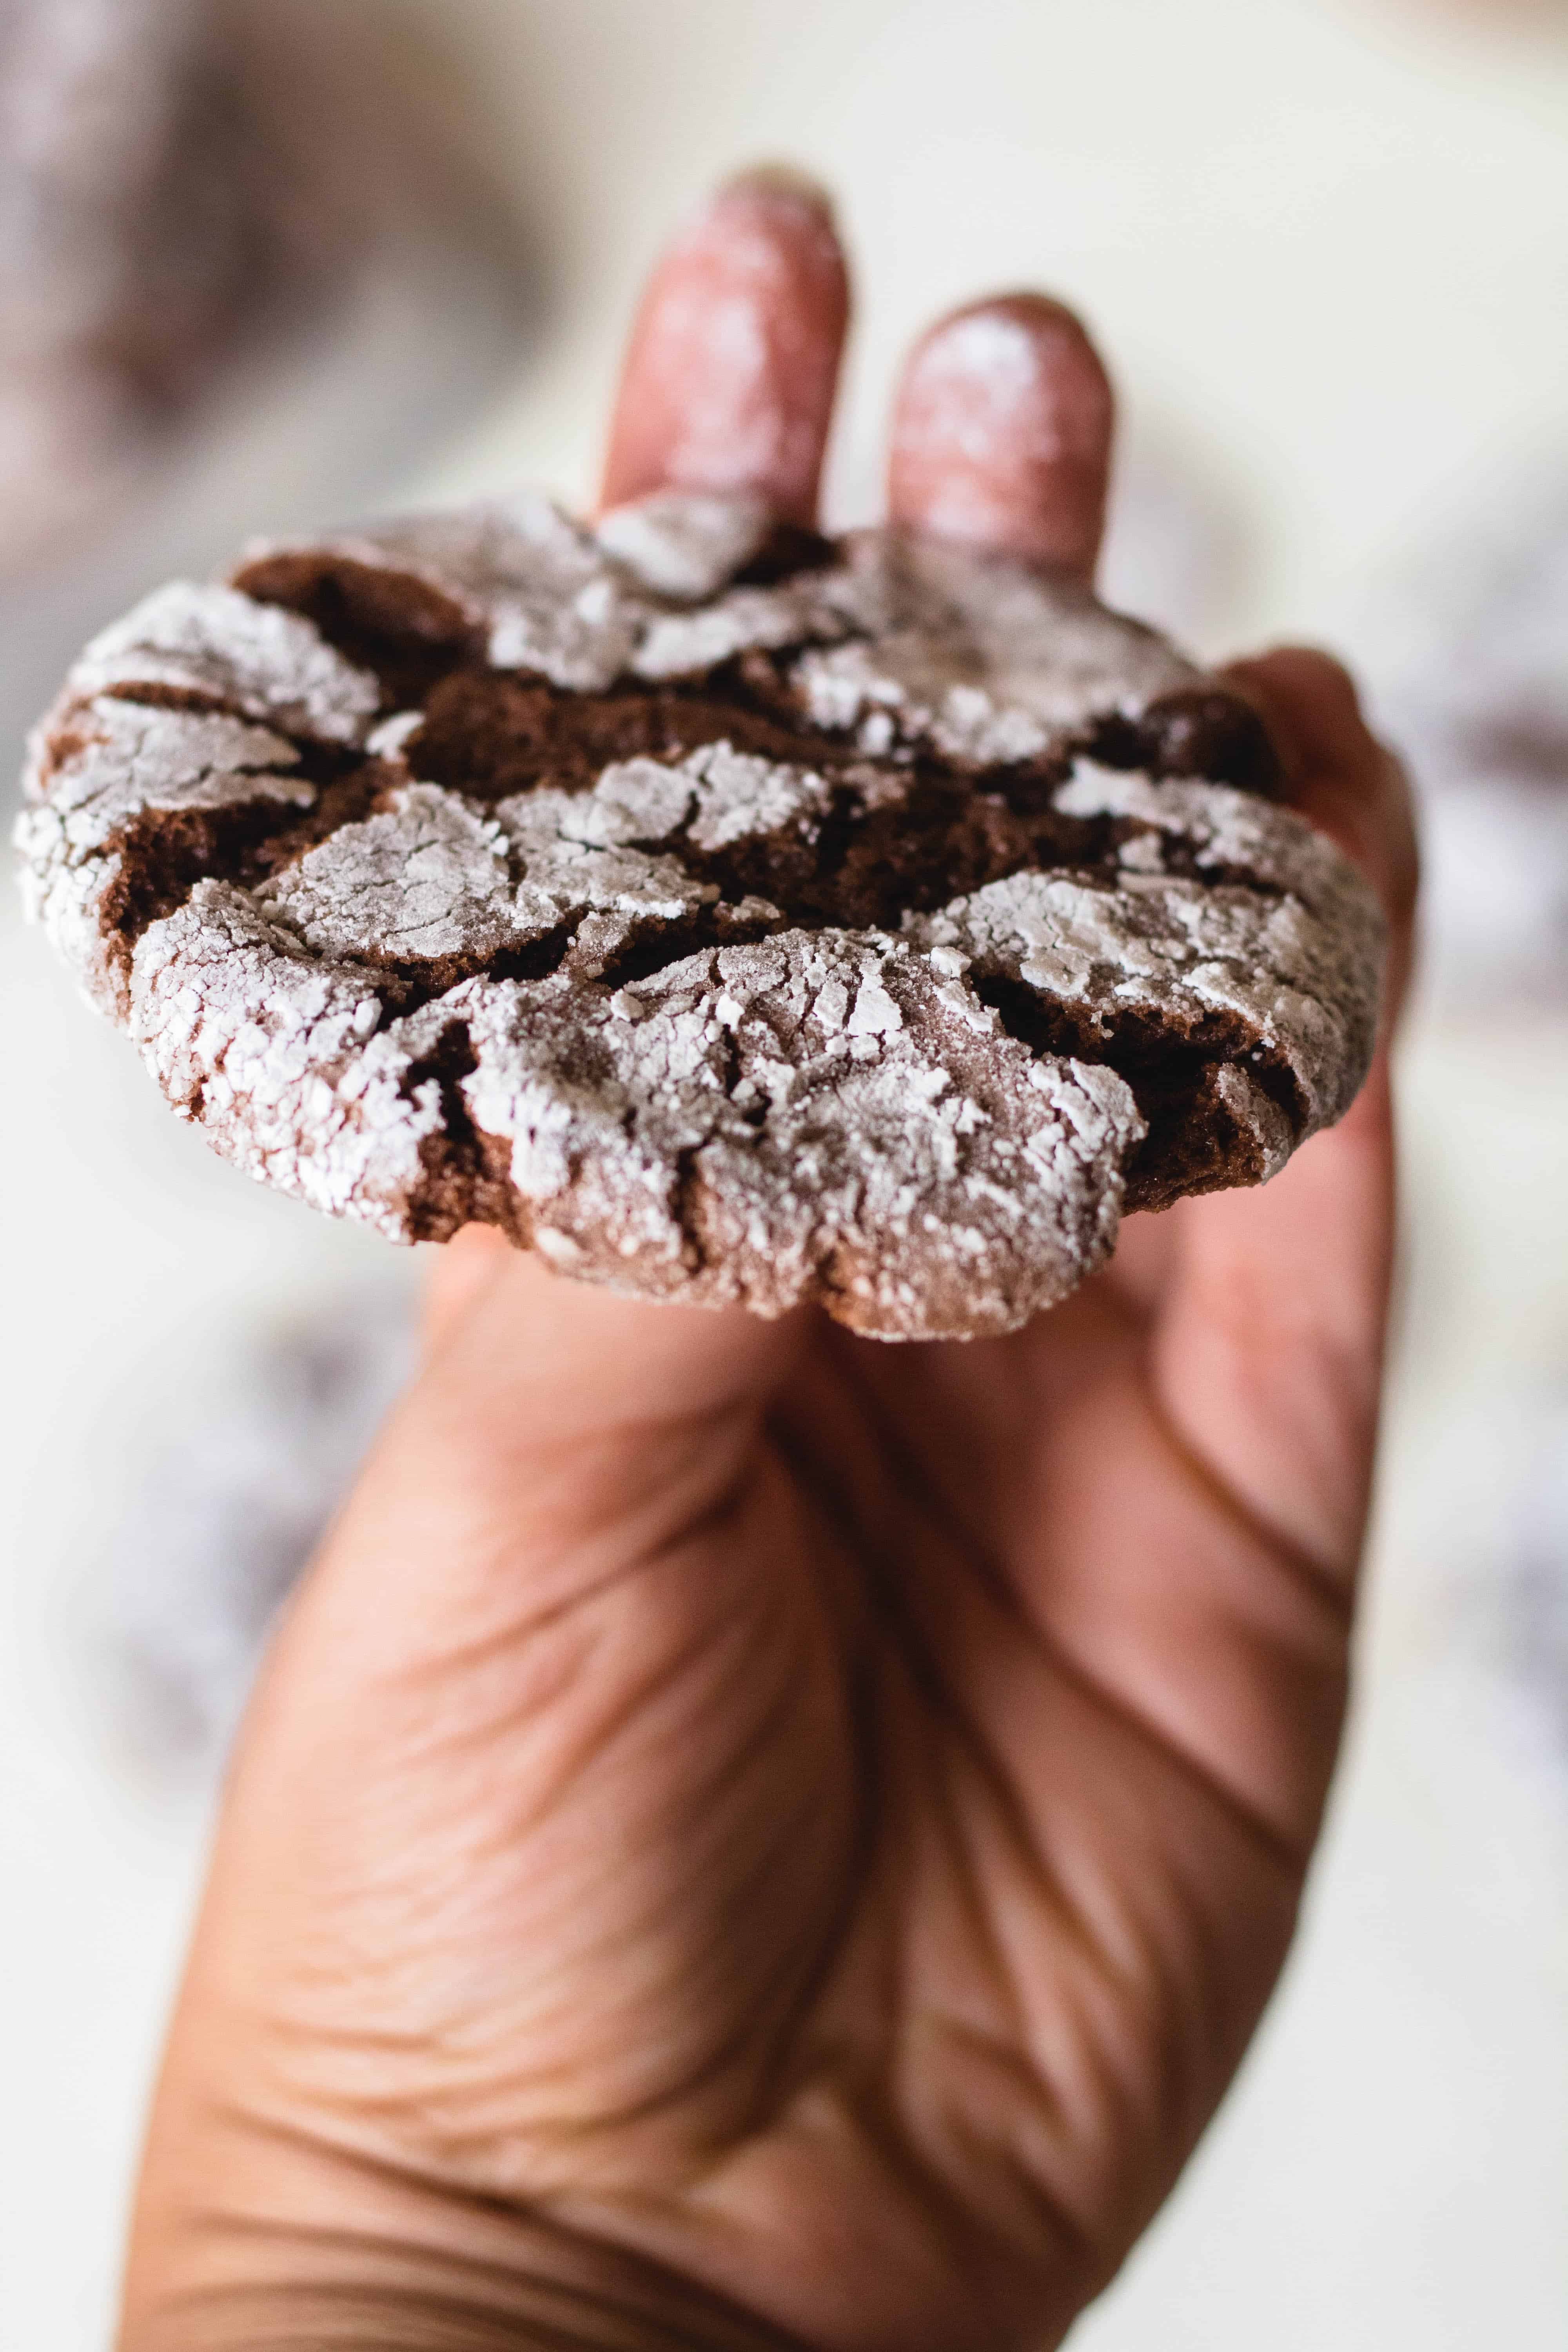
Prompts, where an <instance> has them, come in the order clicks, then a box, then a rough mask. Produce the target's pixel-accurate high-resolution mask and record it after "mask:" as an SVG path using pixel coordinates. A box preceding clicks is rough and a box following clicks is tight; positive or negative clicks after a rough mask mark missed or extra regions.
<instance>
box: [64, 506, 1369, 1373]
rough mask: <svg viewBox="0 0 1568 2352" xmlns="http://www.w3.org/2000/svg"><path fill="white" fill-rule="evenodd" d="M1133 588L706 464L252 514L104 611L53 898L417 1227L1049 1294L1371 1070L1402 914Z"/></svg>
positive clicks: (668, 1260)
mask: <svg viewBox="0 0 1568 2352" xmlns="http://www.w3.org/2000/svg"><path fill="white" fill-rule="evenodd" d="M1277 780H1278V779H1277V768H1276V762H1275V758H1274V754H1273V751H1272V749H1271V746H1270V744H1269V742H1268V737H1267V735H1266V733H1265V731H1264V730H1263V728H1262V726H1261V724H1260V722H1259V720H1258V718H1257V717H1256V715H1255V714H1254V712H1253V711H1252V710H1251V709H1250V708H1249V707H1248V706H1247V704H1246V703H1244V702H1242V701H1241V700H1239V699H1238V698H1237V697H1235V696H1234V695H1233V694H1231V693H1229V692H1228V691H1227V690H1226V688H1223V687H1222V686H1221V685H1220V684H1218V683H1217V682H1216V681H1215V679H1213V678H1212V677H1207V676H1206V675H1205V673H1203V672H1202V671H1200V670H1198V669H1196V668H1194V667H1193V665H1192V664H1191V663H1189V662H1188V661H1186V660H1185V659H1184V658H1183V656H1180V655H1179V654H1177V653H1176V652H1174V651H1173V648H1172V647H1171V646H1169V645H1167V644H1166V643H1164V642H1163V640H1162V639H1161V638H1159V637H1157V636H1155V635H1153V634H1152V633H1151V632H1150V631H1148V630H1146V629H1144V628H1142V627H1140V626H1139V625H1137V624H1135V623H1133V622H1131V621H1129V620H1125V619H1123V618H1121V617H1120V616H1119V615H1117V614H1113V613H1110V612H1108V611H1107V610H1105V608H1104V607H1103V606H1101V605H1100V604H1097V603H1096V602H1095V601H1094V599H1093V598H1092V597H1091V596H1090V595H1089V593H1088V592H1087V591H1086V590H1083V589H1081V588H1079V587H1077V586H1075V585H1072V584H1068V583H1064V582H1061V581H1058V580H1053V579H1050V578H1046V577H1042V576H1040V575H1039V574H1037V573H1036V572H1029V571H1026V570H1024V569H1022V568H1020V567H1018V566H1016V565H1012V564H1009V563H1005V562H997V561H995V560H993V559H981V558H979V557H977V556H975V555H973V554H971V553H969V552H967V551H963V550H962V549H959V548H955V547H953V546H952V545H948V544H942V543H938V542H934V541H918V540H913V539H910V538H908V537H905V536H901V535H900V534H898V533H895V532H891V531H886V530H869V531H862V532H858V533H855V534H853V535H851V536H850V537H848V538H847V539H845V540H843V541H827V540H824V539H817V538H816V537H815V536H814V535H812V534H810V533H807V532H804V531H801V530H794V529H783V528H777V527H774V526H773V524H772V523H771V521H770V519H769V517H768V515H767V514H766V512H765V511H764V510H763V509H762V508H761V507H760V506H758V505H757V504H755V503H753V502H752V501H750V500H748V499H710V498H700V497H693V496H687V495H676V494H673V493H660V494H658V495H657V496H654V497H651V498H648V499H642V500H640V501H638V502H637V503H636V504H634V505H631V506H627V507H622V508H620V509H616V511H614V512H613V513H611V514H609V515H607V516H605V518H604V520H602V521H601V522H600V523H599V525H598V526H597V528H596V530H588V529H585V528H582V527H579V526H578V525H577V524H575V523H574V522H572V521H570V520H567V519H566V518H565V517H564V516H563V515H562V514H561V513H560V512H559V511H558V509H555V508H554V507H553V506H552V505H551V504H550V503H549V502H548V501H547V500H545V499H542V498H535V497H527V496H525V497H519V498H517V499H511V500H510V501H508V502H506V503H503V504H497V505H493V506H487V507H483V508H479V509H473V510H470V511H467V512H461V513H457V514H452V515H446V516H438V517H429V518H419V519H415V520H407V521H402V522H395V523H390V524H383V525H377V526H375V527H374V528H372V529H368V530H359V531H355V532H353V533H352V534H345V535H343V536H342V537H338V538H334V539H331V540H328V541H323V542H321V543H320V544H315V545H310V546H276V545H268V546H263V547H260V548H257V549H254V550H252V551H250V552H249V553H248V555H247V558H246V560H245V561H244V562H242V563H241V564H240V565H239V567H238V569H237V571H236V572H234V573H233V575H232V578H231V579H230V581H229V583H228V584H226V585H225V586H219V587H196V586H189V585H185V584H176V585H174V586H171V587H167V588H164V589H162V590H160V591H159V592H158V593H156V594H154V595H153V596H151V597H149V598H148V599H147V600H146V602H145V603H143V604H141V605H139V606H138V607H137V608H136V610H135V611H134V612H132V614H129V615H128V616H127V617H126V618H125V619H124V620H123V621H121V622H120V623H118V624H117V625H115V626H113V627H112V628H110V629H108V630H106V631H105V632H104V634H103V635H101V636H100V637H99V638H98V639H96V641H95V642H94V643H93V644H92V645H91V646H89V647H88V649H87V651H86V653H85V654H84V655H83V656H82V657H81V659H80V661H79V663H78V664H77V666H76V667H75V669H74V670H73V671H72V673H71V675H70V677H69V678H68V682H67V685H66V688H65V691H64V693H63V695H62V697H61V698H60V700H59V701H58V704H57V705H56V707H55V709H53V711H51V713H50V714H49V715H48V717H47V719H45V720H44V722H43V724H42V726H41V727H40V728H39V730H37V736H36V738H35V741H34V746H33V750H32V754H31V759H30V763H29V769H28V774H27V779H26V789H27V793H28V797H29V805H28V807H27V808H26V811H25V813H24V814H23V816H22V819H21V823H20V828H19V840H20V845H21V848H22V852H23V856H24V857H25V859H26V868H27V877H26V888H27V892H28V897H29V900H30V905H31V908H32V911H33V912H34V913H35V914H36V915H37V916H38V917H39V918H40V919H42V920H43V922H44V923H45V924H46V925H47V929H48V930H49V932H50V934H51V935H52V937H53V939H54V940H55V942H56V944H57V946H58V948H59V949H60V950H61V952H62V953H63V954H64V956H65V957H66V959H67V961H68V962H69V963H70V964H71V966H72V967H73V969H74V970H75V971H76V972H77V973H78V974H79V977H80V979H81V980H82V982H84V983H85V985H86V987H87V990H88V992H89V994H90V996H91V998H92V1000H93V1002H94V1003H97V1004H98V1005H99V1006H100V1007H101V1008H102V1010H103V1011H105V1012H106V1013H109V1014H110V1016H111V1018H113V1019H114V1020H116V1021H117V1022H119V1023H120V1024H121V1025H122V1026H123V1027H124V1028H125V1029H127V1030H128V1031H129V1033H130V1034H131V1035H132V1037H133V1038H134V1039H135V1041H136V1043H137V1045H139V1046H140V1048H141V1050H142V1055H143V1058H144V1059H145V1061H146V1063H147V1065H148V1066H149V1068H150V1069H151V1070H152V1071H153V1075H154V1076H155V1077H156V1078H157V1080H158V1083H159V1084H160V1086H161V1087H163V1091H164V1093H165V1094H166V1095H167V1097H168V1098H169V1100H170V1102H171V1103H172V1104H173V1105H174V1108H175V1109H176V1110H177V1111H178V1112H179V1113H180V1114H181V1116H182V1117H184V1118H189V1119H193V1120H195V1121H196V1122H197V1123H198V1124H199V1125H200V1126H201V1127H202V1128H204V1129H205V1132H206V1134H207V1136H208V1138H209V1139H210V1140H211V1142H212V1143H213V1145H214V1146H215V1148H216V1150H219V1151H220V1152H222V1153H223V1154H224V1155H225V1156H226V1158H227V1159H230V1160H234V1161H235V1162H236V1164H237V1166H239V1167H241V1168H244V1169H246V1170H247V1171H249V1172H250V1173H251V1174H252V1175H254V1176H256V1177H258V1178H259V1179H261V1180H263V1181H268V1182H271V1183H274V1184H277V1185H279V1186H280V1187H282V1189H283V1190H284V1191H286V1192H293V1193H296V1194H298V1195H299V1196H300V1198H301V1199H303V1200H306V1201H309V1202H312V1203H313V1204H314V1205H315V1206H316V1207H318V1208H321V1209H325V1210H327V1211H329V1212H331V1213H332V1214H334V1215H339V1216H350V1217H356V1218H358V1219H360V1220H361V1221H362V1222H363V1223H366V1224H369V1225H371V1226H373V1227H374V1229H375V1230H376V1231H377V1232H378V1233H382V1234H385V1235H387V1236H388V1237H389V1238H390V1239H392V1240H395V1241H424V1240H437V1241H439V1240H443V1239H445V1238H447V1236H448V1235H450V1234H453V1233H455V1232H456V1231H457V1229H458V1227H459V1226H460V1225H462V1224H464V1223H468V1222H469V1221H470V1220H473V1219H480V1220H484V1221H486V1222H488V1223H492V1224H496V1225H499V1226H500V1228H501V1229H502V1230H503V1231H504V1232H505V1233H506V1234H508V1235H509V1236H510V1239H511V1240H512V1241H514V1242H515V1243H517V1244H519V1245H520V1246H525V1247H531V1248H533V1249H536V1250H538V1251H539V1252H540V1253H541V1255H542V1256H544V1257H545V1258H547V1259H548V1260H549V1262H550V1264H551V1265H552V1266H555V1267H557V1268H559V1269H560V1270H561V1271H563V1272H564V1273H568V1274H572V1275H575V1276H580V1277H581V1278H583V1279H584V1280H586V1281H591V1282H599V1283H605V1284H608V1285H609V1286H611V1287H613V1288H615V1289H616V1290H621V1291H627V1292H635V1293H637V1294H639V1295H641V1296H644V1297H650V1298H664V1299H676V1300H681V1301H685V1302H688V1303H696V1304H704V1305H711V1306H720V1305H726V1304H741V1305H743V1306H746V1307H751V1308H752V1309H753V1310H754V1311H755V1312H757V1313H759V1314H763V1315H778V1314H781V1313H783V1312H784V1310H786V1309H787V1308H789V1307H794V1306H795V1305H796V1304H797V1303H799V1302H801V1301H804V1300H816V1301H819V1302H820V1303H821V1304H822V1305H823V1306H825V1307H826V1308H827V1310H828V1312H829V1313H830V1314H832V1315H834V1316H835V1317H837V1319H838V1320H839V1321H840V1322H842V1323H846V1324H848V1325H849V1326H851V1327H852V1328H855V1329H857V1330H859V1331H863V1332H868V1333H872V1334H875V1335H876V1336H878V1337H880V1338H884V1339H922V1338H935V1337H943V1336H946V1337H964V1336H972V1335H977V1334H981V1333H986V1332H998V1331H1005V1330H1009V1329H1012V1328H1016V1326H1018V1325H1020V1324H1022V1323H1023V1322H1024V1321H1026V1319H1027V1318H1028V1317H1030V1316H1031V1315H1033V1314H1034V1313H1035V1312H1036V1311H1037V1309H1039V1308H1040V1307H1047V1306H1049V1305H1051V1304H1052V1303H1053V1302H1054V1301H1056V1300H1058V1299H1060V1298H1062V1297H1065V1295H1066V1294H1067V1293H1068V1291H1070V1290H1071V1289H1072V1288H1073V1287H1074V1286H1075V1285H1076V1284H1077V1283H1079V1281H1081V1280H1082V1278H1083V1276H1085V1275H1086V1274H1088V1273H1089V1271H1090V1270H1091V1269H1092V1268H1093V1267H1094V1266H1096V1265H1099V1264H1100V1261H1101V1260H1102V1259H1103V1258H1104V1257H1105V1256H1106V1255H1107V1254H1108V1252H1109V1251H1110V1247H1111V1245H1112V1244H1113V1242H1114V1240H1115V1237H1116V1231H1117V1225H1118V1221H1119V1219H1120V1217H1121V1213H1122V1212H1123V1210H1124V1209H1134V1208H1158V1207H1161V1206H1163V1205H1164V1204H1165V1203H1166V1202H1171V1201H1173V1200H1175V1199H1176V1198H1178V1197H1179V1196H1180V1195H1181V1194H1183V1193H1187V1192H1205V1191H1207V1190H1210V1189H1212V1188H1214V1187H1215V1186H1219V1185H1230V1184H1247V1183H1257V1182H1259V1181H1263V1180H1264V1179H1266V1178H1268V1177H1269V1176H1271V1175H1272V1174H1273V1173H1274V1172H1275V1171H1276V1170H1278V1169H1279V1168H1280V1167H1281V1166H1282V1165H1283V1164H1284V1162H1285V1160H1287V1159H1288V1158H1289V1154H1290V1152H1291V1151H1292V1150H1294V1148H1295V1146H1296V1145H1297V1144H1298V1143H1299V1142H1300V1141H1301V1139H1303V1137H1305V1136H1307V1135H1309V1134H1310V1133H1311V1132H1312V1130H1313V1129H1316V1128H1319V1127H1321V1126H1323V1125H1325V1124H1326V1123H1327V1122H1329V1121H1331V1120H1332V1119H1335V1118H1338V1117H1339V1116H1340V1114H1341V1113H1342V1111H1343V1110H1344V1109H1345V1108H1346V1107H1347V1106H1348V1104H1349V1103H1350V1101H1351V1099H1352V1097H1353V1095H1354V1094H1355V1091H1356V1088H1357V1087H1358V1086H1359V1085H1360V1083H1361V1080H1362V1077H1363V1074H1364V1072H1365V1069H1366V1066H1367V1061H1368V1057H1369V1055H1370V1053H1371V1050H1372V1044H1373V1028H1374V1024H1375V1016H1376V1007H1377V995H1378V979H1379V971H1380V964H1381V958H1382V950H1383V926H1382V922H1381V919H1380V917H1379V914H1378V911H1377V908H1376V906H1375V904H1374V901H1373V897H1372V894H1371V892H1370V891H1369V889H1368V887H1367V886H1366V884H1365V883H1364V882H1363V880H1362V878H1361V877H1360V876H1359V875H1358V874H1357V873H1356V872H1355V871H1354V869H1353V868H1352V866H1350V865H1349V864H1348V863H1347V862H1346V860H1345V859H1344V858H1343V857H1342V856H1341V855H1340V853H1339V852H1338V850H1336V849H1335V848H1333V847H1332V846H1331V844H1330V843H1329V842H1328V841H1326V840H1325V839H1324V838H1322V837H1321V835H1319V834H1318V833H1317V832H1315V831H1314V830H1313V829H1312V828H1311V827H1310V825H1308V824H1306V823H1305V822H1304V821H1303V820H1302V819H1301V818H1300V817H1299V816H1297V815H1296V814H1293V813H1292V812H1291V811H1290V810H1289V809H1287V808H1284V807H1281V806H1279V805H1278V804H1277V803H1276V802H1274V801H1273V800H1272V799H1271V798H1270V795H1271V793H1273V791H1274V790H1275V787H1276V784H1277Z"/></svg>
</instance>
